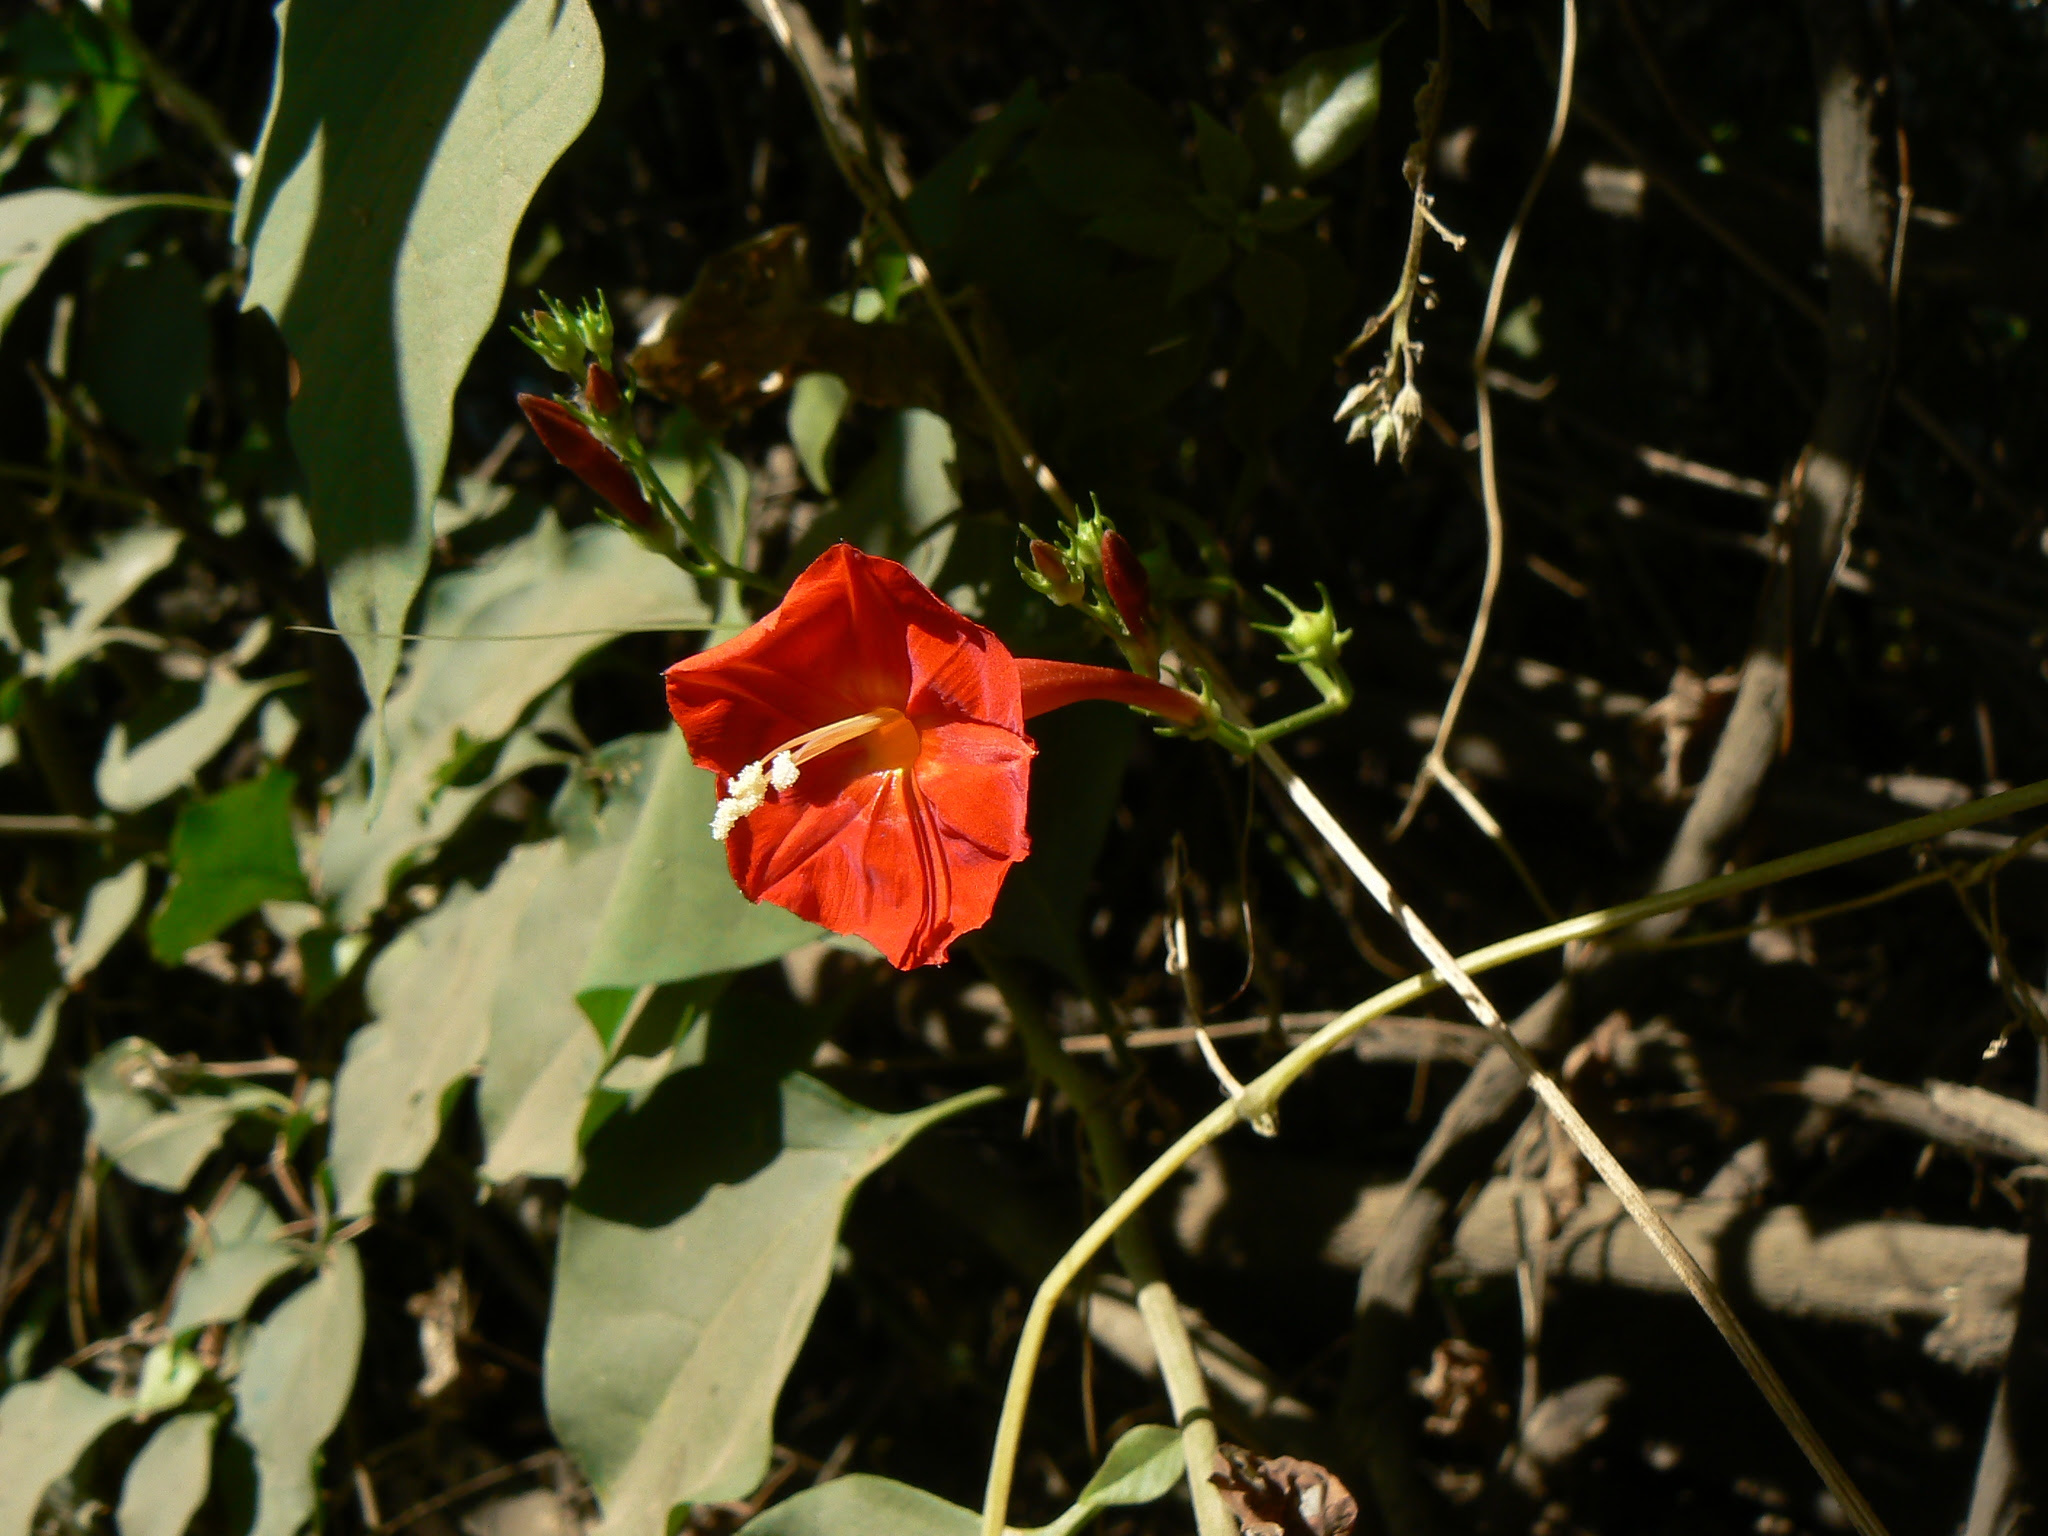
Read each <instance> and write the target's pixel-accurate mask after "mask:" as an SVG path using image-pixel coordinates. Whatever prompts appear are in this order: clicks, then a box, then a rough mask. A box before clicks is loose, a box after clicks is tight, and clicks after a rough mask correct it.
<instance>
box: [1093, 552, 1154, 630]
mask: <svg viewBox="0 0 2048 1536" xmlns="http://www.w3.org/2000/svg"><path fill="white" fill-rule="evenodd" d="M1102 585H1103V587H1104V588H1105V589H1106V590H1107V591H1108V592H1109V600H1110V601H1111V602H1112V603H1115V604H1116V611H1117V616H1118V617H1119V618H1121V619H1122V620H1123V621H1124V628H1125V629H1127V630H1129V631H1130V634H1131V638H1132V639H1133V640H1141V639H1143V638H1144V637H1145V636H1146V635H1147V634H1149V633H1150V632H1151V630H1150V626H1149V625H1148V624H1147V622H1146V615H1147V614H1148V613H1150V612H1151V609H1152V578H1151V577H1150V576H1147V575H1146V574H1145V566H1144V562H1142V561H1141V560H1139V559H1138V552H1137V551H1136V550H1135V549H1133V548H1131V541H1130V540H1129V539H1127V538H1125V537H1124V536H1123V535H1122V534H1120V533H1118V532H1117V531H1116V530H1115V529H1113V528H1112V529H1111V530H1110V531H1109V532H1108V533H1105V534H1104V535H1103V536H1102Z"/></svg>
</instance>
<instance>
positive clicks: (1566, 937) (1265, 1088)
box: [981, 764, 2048, 1536]
mask: <svg viewBox="0 0 2048 1536" xmlns="http://www.w3.org/2000/svg"><path fill="white" fill-rule="evenodd" d="M1283 766H1284V764H1283ZM1303 787H1304V789H1306V786H1303ZM1309 798H1310V799H1311V800H1314V798H1315V797H1314V796H1313V795H1311V796H1310V797H1309ZM1315 803H1316V805H1317V806H1318V807H1319V808H1320V807H1321V804H1322V802H1321V801H1320V800H1316V801H1315ZM2041 805H2048V779H2044V780H2041V781H2039V782H2037V783H2033V784H2028V785H2025V786H2023V787H2021V788H2019V789H2014V790H2008V791H2007V792H2006V793H2004V794H2002V795H1993V796H1991V797H1989V798H1988V799H1984V800H1976V801H1971V802H1970V803H1968V804H1966V805H1959V806H1956V807H1954V808H1952V809H1950V810H1946V811H1940V812H1936V813H1935V814H1933V815H1931V816H1918V817H1914V818H1913V819H1912V820H1910V821H1903V822H1899V823H1898V824H1896V825H1894V826H1890V827H1883V828H1880V829H1879V830H1877V831H1875V832H1865V833H1862V834H1860V835H1859V836H1856V837H1851V838H1844V839H1843V840H1841V841H1839V842H1834V843H1827V844H1824V845H1823V846H1821V847H1819V848H1809V849H1805V850H1803V851H1802V852H1799V853H1794V854H1788V855H1786V856H1785V857H1784V858H1780V859H1772V860H1770V861H1769V862H1768V863H1764V864H1758V865H1755V866H1753V867H1752V868H1749V869H1743V870H1736V871H1734V872H1733V873H1731V874H1726V875H1717V876H1715V877H1714V878H1713V879H1711V880H1702V881H1699V882H1698V883H1696V884H1693V885H1687V886H1681V887H1678V888H1676V889H1674V890H1669V891H1662V892H1659V893H1657V894H1656V895H1652V896H1645V897H1642V898H1641V899H1639V900H1636V901H1629V902H1623V903H1621V904H1620V905H1618V906H1613V907H1608V908H1605V909H1603V910H1601V911H1598V912H1589V913H1586V914H1584V915H1583V916H1580V917H1572V918H1566V919H1565V920H1564V921H1562V922H1557V923H1551V924H1548V925H1547V926H1545V927H1542V928H1537V929H1532V930H1531V931H1529V932H1527V933H1523V934H1518V935H1516V936H1515V937H1513V938H1509V939H1502V940H1500V941H1499V942H1497V943H1493V944H1489V945H1487V946H1485V947H1484V948H1482V949H1476V950H1473V951H1472V952H1471V953H1470V954H1467V955H1464V956H1461V957H1459V958H1458V959H1456V960H1454V961H1453V962H1452V964H1453V966H1454V967H1455V968H1457V969H1458V970H1459V971H1461V973H1462V974H1463V975H1464V976H1465V978H1466V979H1467V981H1468V982H1469V981H1470V978H1471V977H1472V976H1474V975H1478V974H1482V973H1484V972H1487V971H1492V970H1497V969H1499V968H1500V967H1501V966H1504V965H1509V964H1512V963H1514V962H1515V961H1517V960H1527V959H1530V958H1532V957H1533V956H1536V955H1540V954H1543V953H1546V952H1547V951H1549V950H1553V949H1558V948H1561V947H1563V946H1566V945H1570V944H1576V943H1581V942H1584V941H1585V940H1589V939H1595V938H1598V937H1599V936H1600V935H1602V934H1606V933H1613V932H1615V931H1616V930H1617V929H1622V928H1630V927H1633V926H1635V925H1636V924H1637V923H1640V922H1644V921H1646V920H1648V919H1650V918H1653V917H1661V916H1663V915H1665V914H1666V913H1670V912H1677V911H1682V910H1683V909H1685V908H1687V907H1694V906H1699V905H1702V904H1704V903H1707V902H1712V901H1719V900H1722V899H1724V898H1726V897H1730V896H1737V895H1741V894H1742V893H1743V892H1745V891H1753V890H1757V889H1759V888H1760V887H1763V886H1767V885H1775V884H1777V883H1778V882H1780V881H1783V880H1790V879H1793V878H1795V877H1797V876H1800V875H1808V874H1813V873H1816V872H1817V871H1820V870H1823V869H1832V868H1834V867H1835V866H1837V865H1840V864H1847V863H1851V862H1853V861H1854V860H1857V859H1865V858H1870V857H1872V856H1874V855H1876V854H1880V853H1889V852H1891V851H1893V850H1894V849H1899V848H1906V847H1910V846H1912V845H1913V844H1914V843H1921V842H1926V841H1929V840H1930V839H1933V838H1937V837H1940V836H1942V835H1943V834H1944V833H1948V832H1953V831H1956V830H1958V829H1960V828H1963V827H1970V826H1975V825H1977V824H1979V823H1980V822H1986V821H1995V820H1997V819H1998V818H2000V817H2002V816H2011V815H2015V814H2017V813H2018V812H2021V811H2026V810H2032V809H2034V808H2035V807H2037V806H2041ZM1322 814H1323V816H1324V817H1326V818H1327V817H1328V815H1329V813H1328V811H1327V810H1326V809H1325V810H1323V813H1322ZM1340 830H1341V829H1340ZM1346 841H1347V842H1348V841H1349V839H1348V838H1347V839H1346ZM1448 984H1449V982H1448V978H1447V977H1446V976H1445V975H1444V974H1443V973H1442V972H1440V971H1438V970H1434V969H1433V970H1429V971H1425V972H1422V973H1421V974H1419V975H1415V976H1410V977H1409V978H1408V979H1407V980H1405V981H1400V982H1397V983H1395V984H1394V985H1393V986H1391V987H1388V988H1386V989H1385V990H1383V991H1381V992H1379V993H1377V994H1375V995H1374V996H1372V997H1370V998H1368V999H1366V1000H1365V1001H1364V1002H1362V1003H1360V1004H1358V1005H1357V1006H1356V1007H1354V1008H1352V1009H1350V1010H1348V1011H1347V1012H1345V1013H1343V1014H1340V1015H1339V1016H1338V1017H1336V1018H1334V1019H1332V1020H1331V1021H1330V1022H1329V1023H1328V1024H1326V1025H1324V1026H1323V1027H1322V1028H1321V1029H1320V1030H1318V1031H1317V1032H1316V1033H1315V1034H1314V1035H1312V1036H1310V1037H1309V1038H1308V1039H1307V1040H1305V1041H1304V1042H1302V1043H1301V1044H1300V1045H1298V1046H1296V1047H1295V1048H1294V1049H1293V1050H1292V1051H1289V1052H1288V1053H1287V1055H1286V1056H1284V1057H1282V1058H1281V1059H1280V1060H1279V1061H1277V1062H1275V1063H1274V1064H1273V1065H1272V1066H1271V1067H1269V1068H1268V1069H1267V1070H1266V1071H1265V1072H1263V1073H1261V1074H1260V1075H1259V1076H1258V1077H1256V1078H1254V1079H1253V1080H1252V1081H1251V1082H1250V1083H1249V1084H1247V1085H1246V1088H1245V1094H1244V1097H1243V1098H1242V1099H1238V1100H1235V1101H1226V1102H1224V1103H1222V1104H1219V1105H1217V1106H1216V1108H1214V1109H1212V1110H1211V1111H1209V1113H1208V1114H1206V1115H1204V1116H1203V1117H1202V1118H1201V1119H1200V1120H1198V1121H1197V1122H1196V1123H1195V1124H1194V1125H1193V1126H1191V1127H1190V1128H1189V1129H1188V1130H1187V1131H1186V1132H1184V1133H1183V1134H1182V1135H1181V1138H1180V1139H1179V1140H1178V1141H1176V1142H1175V1143H1174V1144H1173V1145H1172V1146H1171V1147H1169V1148H1167V1150H1166V1151H1165V1152H1163V1153H1161V1154H1160V1155H1159V1157H1157V1158H1156V1159H1154V1160H1153V1161H1152V1162H1151V1163H1150V1164H1148V1165H1147V1166H1146V1167H1145V1168H1144V1169H1143V1170H1142V1171H1141V1172H1140V1173H1139V1174H1138V1175H1137V1176H1136V1177H1135V1178H1133V1179H1132V1180H1131V1182H1130V1185H1129V1186H1128V1187H1127V1188H1126V1189H1125V1190H1124V1192H1123V1193H1122V1194H1120V1195H1118V1196H1117V1197H1116V1198H1115V1199H1114V1200H1112V1201H1111V1202H1110V1203H1109V1204H1108V1205H1107V1206H1106V1207H1105V1208H1104V1209H1103V1212H1102V1214H1101V1215H1100V1216H1098V1217H1096V1218H1095V1220H1094V1221H1093V1222H1092V1223H1090V1224H1089V1227H1088V1229H1087V1231H1085V1232H1083V1233H1082V1234H1081V1236H1080V1237H1079V1238H1078V1239H1077V1240H1076V1241H1075V1243H1074V1244H1073V1246H1072V1247H1070V1248H1069V1249H1068V1250H1067V1251H1066V1253H1064V1254H1063V1255H1062V1256H1061V1257H1060V1260H1059V1262H1058V1263H1057V1264H1055V1265H1054V1266H1053V1267H1052V1269H1051V1270H1050V1271H1049V1272H1048V1273H1047V1275H1046V1277H1045V1279H1044V1280H1043V1281H1042V1282H1041V1283H1040V1285H1039V1288H1038V1291H1037V1294H1036V1295H1035V1296H1033V1298H1032V1301H1031V1307H1030V1310H1029V1311H1028V1312H1027V1313H1026V1314H1025V1318H1024V1326H1023V1329H1022V1330H1021V1332H1020V1334H1019V1336H1018V1341H1017V1352H1016V1355H1015V1356H1014V1357H1013V1359H1012V1361H1011V1366H1010V1379H1009V1382H1008V1384H1007V1386H1006V1387H1005V1389H1004V1393H1003V1406H1002V1416H1001V1418H1000V1420H999V1421H998V1424H997V1427H996V1444H995V1451H994V1455H993V1457H992V1458H991V1461H990V1465H989V1476H988V1487H987V1493H986V1495H985V1498H984V1501H983V1507H982V1525H981V1529H982V1533H983V1536H1002V1533H1003V1530H1004V1520H1005V1517H1006V1515H1007V1513H1008V1508H1009V1495H1010V1486H1011V1483H1012V1480H1013V1477H1014V1474H1015V1470H1016V1463H1017V1452H1018V1449H1019V1446H1020V1445H1021V1443H1022V1440H1023V1433H1024V1417H1025V1411H1026V1409H1027V1408H1028V1407H1029V1405H1030V1400H1031V1384H1032V1378H1033V1377H1034V1376H1035V1374H1036V1373H1037V1369H1038V1359H1039V1355H1040V1354H1041V1352H1042V1351H1043V1349H1044V1346H1045V1336H1046V1330H1047V1328H1048V1327H1049V1325H1050V1324H1051V1321H1052V1317H1053V1313H1054V1312H1055V1311H1056V1310H1057V1308H1058V1306H1059V1302H1060V1298H1061V1296H1062V1295H1064V1294H1065V1293H1066V1291H1067V1289H1068V1287H1069V1286H1071V1285H1072V1284H1073V1283H1074V1281H1075V1280H1076V1279H1077V1278H1079V1276H1080V1275H1081V1273H1082V1271H1083V1270H1085V1269H1086V1268H1087V1266H1088V1264H1089V1262H1090V1261H1091V1260H1093V1259H1094V1257H1095V1255H1096V1254H1098V1253H1099V1252H1101V1251H1102V1247H1103V1245H1104V1244H1105V1243H1107V1242H1108V1241H1109V1240H1110V1239H1111V1238H1112V1237H1113V1236H1114V1235H1115V1233H1116V1231H1117V1229H1118V1228H1119V1227H1121V1226H1122V1225H1123V1224H1124V1223H1125V1222H1126V1221H1128V1220H1130V1219H1131V1217H1132V1216H1133V1215H1134V1214H1135V1213H1136V1212H1137V1211H1138V1210H1139V1209H1141V1208H1142V1207H1143V1206H1144V1204H1145V1202H1146V1201H1147V1200H1149V1199H1151V1198H1152V1196H1154V1195H1155V1194H1157V1193H1158V1192H1159V1191H1160V1190H1161V1189H1162V1188H1163V1187H1164V1186H1165V1184H1166V1182H1167V1180H1169V1179H1171V1178H1172V1177H1173V1176H1174V1175H1175V1174H1176V1173H1178V1172H1179V1171H1180V1170H1181V1169H1182V1168H1183V1167H1185V1166H1186V1164H1187V1162H1188V1160H1189V1159H1190V1158H1192V1157H1193V1156H1194V1155H1195V1154H1196V1153H1197V1152H1199V1151H1201V1150H1202V1148H1204V1147H1206V1146H1208V1145H1209V1144H1210V1143H1211V1142H1213V1141H1216V1140H1219V1139H1220V1138H1221V1137H1222V1136H1223V1135H1224V1133H1225V1132H1227V1131H1229V1130H1230V1129H1231V1128H1232V1127H1233V1126H1235V1125H1236V1124H1237V1123H1238V1122H1239V1121H1240V1120H1249V1119H1251V1118H1252V1117H1253V1116H1254V1115H1256V1114H1262V1113H1270V1112H1271V1110H1272V1109H1273V1108H1274V1106H1276V1105H1277V1104H1278V1103H1279V1101H1280V1099H1281V1097H1282V1096H1283V1095H1284V1094H1285V1093H1286V1092H1287V1090H1288V1089H1289V1088H1291V1087H1293V1086H1294V1084H1295V1083H1296V1082H1298V1081H1299V1080H1300V1079H1301V1078H1302V1077H1303V1076H1304V1075H1306V1074H1307V1073H1308V1072H1309V1070H1310V1069H1311V1068H1313V1067H1314V1066H1315V1065H1316V1064H1317V1063H1318V1062H1320V1061H1321V1060H1322V1059H1323V1058H1324V1057H1326V1056H1328V1055H1329V1054H1330V1053H1331V1052H1333V1051H1335V1050H1337V1049H1338V1048H1339V1047H1340V1046H1343V1045H1345V1044H1347V1043H1348V1042H1349V1041H1350V1040H1351V1038H1352V1037H1353V1036H1354V1035H1357V1034H1358V1033H1359V1032H1360V1031H1361V1030H1363V1029H1365V1028H1366V1026H1367V1025H1369V1024H1371V1023H1372V1022H1373V1020H1375V1019H1378V1018H1382V1017H1384V1016H1385V1015H1387V1014H1390V1013H1393V1012H1395V1011H1397V1010H1399V1009H1401V1008H1404V1007H1407V1006H1409V1005H1411V1004H1413V1003H1416V1002H1419V1001H1420V1000H1421V999H1422V998H1424V997H1427V996H1428V995H1429V994H1430V993H1432V992H1435V991H1437V990H1438V989H1439V988H1442V987H1444V986H1446V985H1448ZM1667 1230H1668V1229H1667ZM1681 1251H1682V1250H1681ZM1845 1507H1846V1506H1845ZM1876 1529H1880V1530H1881V1529H1882V1527H1876Z"/></svg>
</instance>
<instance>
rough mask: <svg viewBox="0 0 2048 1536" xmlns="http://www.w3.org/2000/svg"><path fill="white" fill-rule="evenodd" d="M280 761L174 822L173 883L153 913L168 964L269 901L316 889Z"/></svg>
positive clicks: (152, 942) (195, 804) (156, 941)
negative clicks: (302, 865)
mask: <svg viewBox="0 0 2048 1536" xmlns="http://www.w3.org/2000/svg"><path fill="white" fill-rule="evenodd" d="M297 783H298V781H297V780H296V779H295V778H294V777H293V776H292V775H291V774H289V773H287V772H285V771H284V770H283V769H274V770H273V771H271V772H270V773H267V774H265V775H264V776H263V777H262V778H260V779H249V780H246V781H244V782H243V783H240V784H236V785H233V786H231V787H230V788H228V789H224V790H222V791H221V792H220V793H219V794H217V795H215V796H214V797H213V798H212V799H210V800H192V801H188V802H187V803H186V804H185V806H184V807H183V808H182V809H180V811H179V812H178V824H177V825H176V826H175V827H174V828H172V829H171V888H170V891H169V892H168V893H167V894H166V895H165V897H164V902H163V905H162V906H160V907H158V908H157V910H156V915H155V916H154V917H152V918H151V919H150V920H149V947H150V949H151V950H152V951H153V952H154V953H155V955H156V957H157V959H159V960H161V961H162V962H163V963H164V964H165V965H175V964H177V963H178V961H179V960H181V959H183V958H184V955H185V952H186V951H187V950H189V949H191V948H193V947H194V946H195V945H199V944H204V943H205V942H206V941H207V940H208V939H210V938H212V937H213V936H214V935H215V934H217V933H219V932H220V931H221V929H223V928H225V927H227V925H228V924H229V923H232V922H234V921H235V920H236V919H238V918H242V917H246V916H248V914H249V913H251V912H254V911H255V910H256V909H257V908H258V907H260V906H262V905H263V903H264V902H266V901H304V900H306V898H307V897H308V896H309V895H311V892H310V891H308V890H307V888H306V877H305V875H304V874H303V873H302V872H301V871H300V869H299V850H298V845H297V843H296V842H294V841H293V839H292V790H293V789H294V788H295V787H296V786H297Z"/></svg>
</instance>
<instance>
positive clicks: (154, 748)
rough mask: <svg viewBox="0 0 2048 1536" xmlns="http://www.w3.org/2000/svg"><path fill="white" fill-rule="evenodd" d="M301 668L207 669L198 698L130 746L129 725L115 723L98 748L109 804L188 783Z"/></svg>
mask: <svg viewBox="0 0 2048 1536" xmlns="http://www.w3.org/2000/svg"><path fill="white" fill-rule="evenodd" d="M303 681H304V678H303V677H302V676H300V675H299V674H297V673H290V672H288V673H285V674H284V675H283V676H281V677H267V678H263V679H262V680H260V681H257V682H250V681H248V680H247V679H245V678H243V677H242V676H241V675H240V674H239V673H237V672H236V671H235V670H234V668H232V667H228V666H218V667H215V668H214V669H213V670H212V671H210V672H208V673H207V675H206V683H205V686H204V687H203V688H202V690H201V692H200V696H199V702H198V704H197V705H195V706H194V707H193V709H192V710H191V712H190V713H189V714H186V715H182V716H180V717H179V718H178V719H177V720H175V721H173V722H172V723H171V724H169V725H167V726H165V727H164V728H163V729H162V730H160V731H158V732H157V733H156V734H155V735H154V736H151V737H150V738H149V739H148V740H147V741H145V742H143V743H142V744H141V745H140V746H138V747H136V748H134V749H133V750H132V751H131V750H130V749H129V745H128V727H127V725H126V724H125V723H117V724H116V725H115V726H114V729H113V730H112V731H111V732H109V733H108V736H107V745H106V750H105V751H103V752H102V753H101V754H100V766H99V770H98V772H96V773H95V774H94V775H93V788H94V789H96V790H98V791H99V797H100V800H101V802H102V803H103V804H105V805H106V807H107V808H108V809H109V810H114V811H139V810H142V809H143V808H145V807H147V806H151V805H155V804H156V803H157V801H159V800H161V799H163V798H164V797H165V796H166V795H169V794H171V793H173V792H174V791H176V790H178V789H180V788H181V787H183V786H184V785H186V784H188V783H190V782H191V781H192V779H193V778H194V777H195V776H196V775H197V774H198V772H199V770H200V769H201V768H204V767H205V766H206V765H207V764H208V763H210V762H212V761H213V759H214V758H215V757H217V756H218V755H219V754H220V751H221V749H222V748H223V747H225V746H226V745H227V744H228V743H229V742H230V741H232V740H233V739H234V735H235V732H236V731H238V730H240V729H241V727H242V722H243V721H244V720H246V719H248V718H249V716H250V714H251V713H253V712H254V710H255V708H256V706H257V705H258V704H260V703H262V702H263V700H264V699H266V698H268V697H269V696H270V695H271V694H273V693H275V692H276V691H277V690H278V689H280V688H284V687H289V686H290V685H291V684H293V683H297V682H303Z"/></svg>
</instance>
